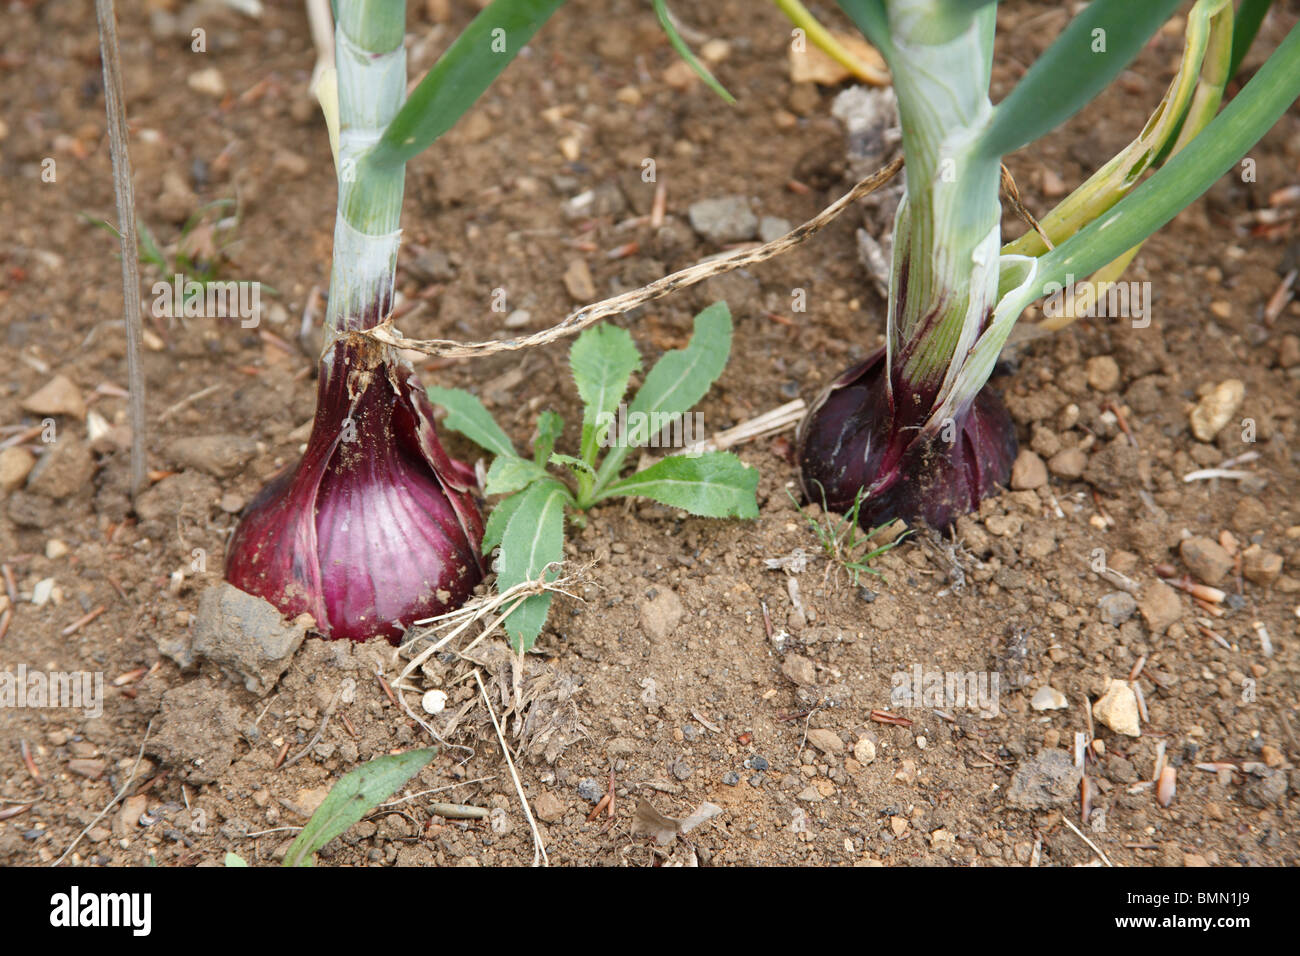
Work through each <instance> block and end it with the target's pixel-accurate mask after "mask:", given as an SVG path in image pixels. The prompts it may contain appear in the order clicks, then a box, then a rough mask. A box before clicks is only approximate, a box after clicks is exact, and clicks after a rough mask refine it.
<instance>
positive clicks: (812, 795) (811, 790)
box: [795, 784, 826, 803]
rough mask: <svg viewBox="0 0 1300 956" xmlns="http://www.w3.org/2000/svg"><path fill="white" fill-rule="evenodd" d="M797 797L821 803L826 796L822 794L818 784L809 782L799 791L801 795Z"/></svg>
mask: <svg viewBox="0 0 1300 956" xmlns="http://www.w3.org/2000/svg"><path fill="white" fill-rule="evenodd" d="M795 799H796V800H802V801H804V802H805V803H821V801H822V800H824V799H826V798H825V797H823V796H822V795H821V791H820V790H818V789H817V787H816V786H814V785H812V784H809V785H808V786H806V787H804V788H803V789H802V790H800V791H799V795H798V796H797V797H795Z"/></svg>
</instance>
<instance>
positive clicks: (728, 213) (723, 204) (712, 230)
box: [687, 196, 758, 245]
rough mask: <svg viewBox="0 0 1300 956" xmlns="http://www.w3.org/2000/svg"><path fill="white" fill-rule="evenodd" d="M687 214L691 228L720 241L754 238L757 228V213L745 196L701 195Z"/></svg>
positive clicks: (711, 240)
mask: <svg viewBox="0 0 1300 956" xmlns="http://www.w3.org/2000/svg"><path fill="white" fill-rule="evenodd" d="M687 215H688V217H689V218H690V221H691V228H692V229H694V230H695V231H696V232H697V233H698V234H699V235H700V237H701V238H703V239H707V240H708V241H709V242H712V243H715V244H717V245H723V244H725V243H728V242H743V241H744V240H746V239H753V238H754V236H755V235H756V234H757V232H758V217H757V216H755V215H754V210H752V209H751V208H750V206H749V200H748V199H746V198H745V197H744V196H723V197H721V198H719V199H701V200H699V201H698V202H694V203H691V207H690V209H689V210H688V212H687Z"/></svg>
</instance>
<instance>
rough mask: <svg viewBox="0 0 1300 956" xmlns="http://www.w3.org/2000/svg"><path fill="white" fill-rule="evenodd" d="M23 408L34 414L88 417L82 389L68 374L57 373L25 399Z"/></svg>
mask: <svg viewBox="0 0 1300 956" xmlns="http://www.w3.org/2000/svg"><path fill="white" fill-rule="evenodd" d="M23 409H24V410H26V411H29V412H31V413H32V414H34V415H67V416H69V417H71V418H77V419H82V418H85V417H86V402H85V400H84V399H83V398H82V397H81V390H80V389H79V388H77V386H76V385H74V384H73V383H72V380H71V379H69V378H68V377H67V376H66V375H56V376H54V378H52V379H50V380H49V381H48V382H46V383H45V384H44V385H42V386H41V387H40V389H38V390H37V391H35V392H33V393H32V394H31V395H29V396H27V398H26V399H24V400H23Z"/></svg>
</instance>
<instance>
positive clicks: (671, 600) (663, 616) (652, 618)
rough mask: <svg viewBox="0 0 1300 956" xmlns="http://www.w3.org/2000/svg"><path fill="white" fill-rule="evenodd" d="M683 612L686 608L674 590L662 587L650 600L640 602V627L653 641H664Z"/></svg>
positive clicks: (675, 627) (684, 612) (669, 635)
mask: <svg viewBox="0 0 1300 956" xmlns="http://www.w3.org/2000/svg"><path fill="white" fill-rule="evenodd" d="M685 614H686V608H684V607H682V602H681V599H680V598H678V597H677V594H676V592H675V591H672V590H670V589H668V588H663V589H662V590H660V591H659V593H658V594H656V595H655V596H654V597H653V598H651V599H650V600H648V601H643V602H641V608H640V618H641V628H642V630H644V631H645V632H646V636H648V637H649V638H650V640H652V641H654V642H655V643H659V642H662V641H666V640H668V638H670V637H671V636H672V634H673V631H675V630H677V625H678V624H680V623H681V621H682V617H683V616H685Z"/></svg>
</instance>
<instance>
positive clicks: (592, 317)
mask: <svg viewBox="0 0 1300 956" xmlns="http://www.w3.org/2000/svg"><path fill="white" fill-rule="evenodd" d="M902 168H903V161H902V159H896V160H894V161H893V162H892V163H890V164H889V165H888V166H885V167H884V168H883V169H879V170H877V171H876V172H874V173H872V174H871V175H870V176H868V177H867V178H866V179H864V180H862V181H861V182H860V183H858V184H857V185H856V186H854V187H853V188H852V189H851V190H849V192H847V193H845V194H844V195H843V196H841V197H840V198H839V199H837V200H836V201H835V202H833V203H831V204H830V205H829V206H827V207H826V208H825V209H823V210H822V211H821V212H820V213H818V214H817V215H816V216H814V217H813V218H812V219H810V220H808V221H807V222H805V223H804V224H803V225H802V226H797V227H796V228H794V229H792V230H791V231H790V232H788V233H786V234H785V235H784V236H781V237H780V238H779V239H774V240H773V241H772V242H768V243H764V244H763V245H760V246H754V247H751V248H747V249H738V250H736V251H735V252H731V253H727V254H725V255H720V256H713V257H711V258H708V259H705V260H704V261H703V262H697V263H696V264H695V265H693V266H688V267H687V268H685V269H682V270H680V271H678V272H674V273H672V274H671V275H667V276H664V277H663V278H662V279H656V280H655V281H654V282H651V283H650V284H649V285H646V286H642V287H641V288H639V289H633V290H632V291H631V292H624V293H623V294H621V295H616V296H614V297H613V298H609V299H604V300H602V301H600V302H596V303H593V304H591V305H585V306H583V307H582V308H580V309H578V310H577V311H575V312H571V313H569V315H567V316H566V317H565V318H564V319H563V320H561V321H560V322H559V323H558V324H557V325H554V326H552V327H551V328H549V329H544V330H542V331H541V332H534V333H533V334H531V335H525V336H523V337H521V338H514V339H504V340H500V341H489V342H456V341H452V340H450V339H423V340H417V339H408V338H406V337H405V336H404V335H402V333H401V332H399V331H398V330H397V329H396V328H394V327H393V324H392V322H391V321H390V320H385V321H384V322H381V323H380V324H379V325H377V326H375V327H374V328H371V329H366V330H365V331H362V332H355V333H350V334H353V335H358V336H364V337H367V338H372V339H374V340H376V341H378V342H382V343H383V344H385V345H390V346H392V347H394V348H399V349H412V350H414V351H416V352H423V353H425V354H426V355H442V356H448V357H455V358H466V357H469V356H474V355H489V354H491V353H493V352H515V351H519V350H521V349H528V348H533V347H535V346H539V345H546V344H547V343H549V342H554V341H556V340H558V339H562V338H564V337H565V336H568V335H575V334H577V333H578V332H581V331H582V330H583V329H585V328H587V327H588V326H591V325H595V324H596V323H597V322H599V321H601V320H602V319H606V318H610V317H611V316H615V315H621V314H623V313H624V312H627V311H628V310H630V309H634V308H636V307H637V306H640V305H644V304H645V303H647V302H653V301H654V300H655V299H660V298H663V297H664V296H666V295H668V294H669V293H672V292H676V291H677V290H679V289H684V288H686V287H688V286H692V285H695V284H696V283H698V282H703V281H704V280H705V279H709V278H712V277H713V276H716V275H721V274H722V273H724V272H730V271H731V270H733V269H739V268H740V267H742V266H749V265H753V264H755V263H758V262H764V261H766V260H768V259H771V258H772V257H773V256H777V255H780V254H781V253H783V252H786V251H787V250H789V249H793V248H794V247H795V246H797V245H799V244H800V243H802V242H803V241H804V240H806V239H809V238H811V237H812V236H814V235H816V234H817V233H818V232H820V231H821V230H822V229H823V228H824V227H825V226H826V225H827V224H828V223H830V222H831V220H833V219H834V218H835V217H836V216H838V215H839V214H840V213H842V212H844V210H845V209H847V208H848V207H849V206H851V205H853V203H854V202H856V201H857V200H858V199H861V198H862V197H863V196H866V195H869V194H870V193H872V192H874V191H875V190H877V189H879V188H880V187H881V186H883V185H884V184H885V183H887V182H889V180H890V179H892V178H893V177H894V176H895V175H896V174H897V173H898V171H899V170H900V169H902Z"/></svg>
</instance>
